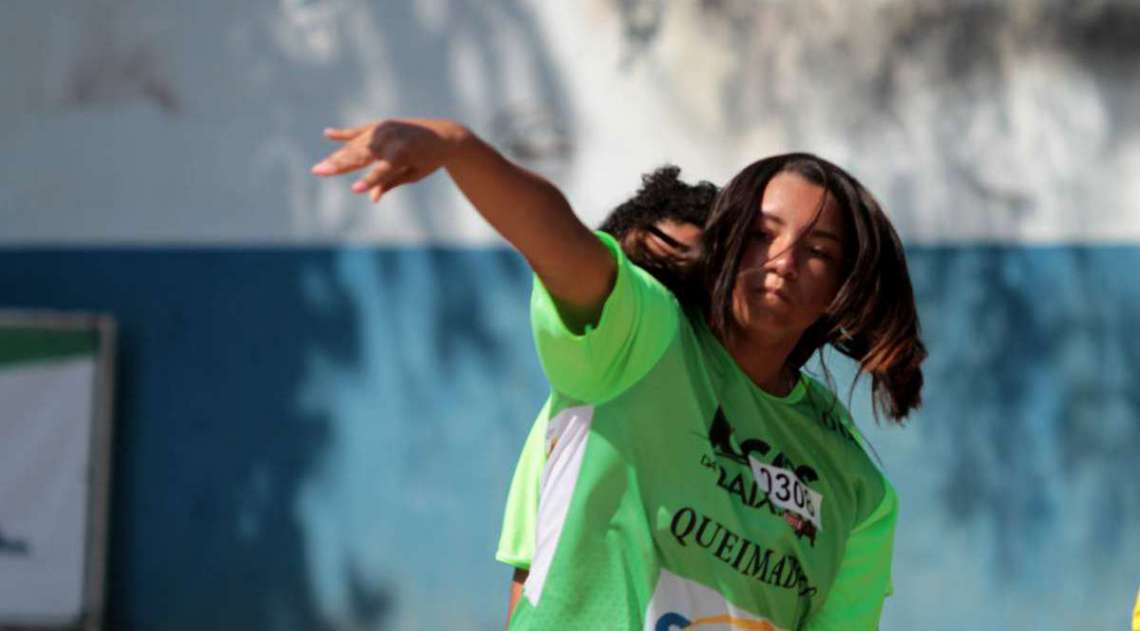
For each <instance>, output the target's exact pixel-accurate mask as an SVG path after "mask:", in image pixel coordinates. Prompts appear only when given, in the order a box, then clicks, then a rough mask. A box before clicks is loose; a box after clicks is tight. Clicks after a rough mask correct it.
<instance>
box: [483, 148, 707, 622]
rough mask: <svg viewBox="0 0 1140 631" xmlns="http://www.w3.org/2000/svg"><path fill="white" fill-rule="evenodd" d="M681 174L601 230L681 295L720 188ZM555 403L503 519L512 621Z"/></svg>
mask: <svg viewBox="0 0 1140 631" xmlns="http://www.w3.org/2000/svg"><path fill="white" fill-rule="evenodd" d="M680 174H681V169H679V168H678V167H676V166H673V165H668V166H664V167H661V168H659V169H657V170H655V171H653V172H651V173H647V174H645V175H643V176H642V178H641V188H640V189H638V191H637V193H636V194H634V196H633V197H631V198H630V199H628V200H626V201H624V202H622V203H621V204H620V205H618V207H617V208H615V209H614V210H613V211H612V212H611V213H610V214H609V215H608V216H607V217H606V218H605V220H603V221H602V225H601V226H600V227H599V230H601V231H602V232H606V233H608V234H610V235H612V236H613V237H614V239H616V240H617V242H618V243H619V244H621V248H622V250H623V251H625V253H626V255H627V256H628V257H629V260H630V261H631V262H632V263H634V264H635V265H638V266H639V267H641V268H642V269H645V270H646V271H648V272H649V273H650V274H652V275H653V276H654V277H655V278H656V279H657V280H658V281H660V282H661V283H662V284H663V285H665V286H666V287H668V288H670V289H671V290H674V291H675V292H677V293H679V292H681V291H683V290H684V289H683V288H684V286H685V284H686V279H685V276H686V274H687V273H688V272H689V271H690V270H691V269H692V267H693V264H694V263H695V262H696V261H697V260H698V258H699V256H700V236H701V229H702V227H703V226H704V223H705V219H706V218H707V217H708V214H709V210H710V208H711V207H712V202H713V200H714V199H715V198H716V194H717V188H716V186H714V185H713V184H712V183H710V182H700V183H698V184H687V183H685V182H683V181H681V179H680ZM549 404H550V402H549V401H547V403H546V404H545V405H543V408H542V412H540V413H539V415H538V417H537V418H536V419H535V421H534V425H533V426H532V427H531V430H530V433H529V434H528V435H527V438H526V443H525V444H524V446H523V451H522V454H521V455H520V456H519V461H518V464H517V465H515V473H514V476H513V477H512V478H511V488H510V491H509V492H508V494H507V506H506V509H505V511H504V514H503V528H502V532H501V534H500V536H499V548H498V550H497V551H496V553H495V558H496V559H497V560H499V561H500V562H502V563H505V564H507V565H509V566H511V567H513V568H514V574H513V576H512V577H511V587H510V594H509V599H508V605H507V617H508V618H510V615H511V612H513V611H514V608H515V603H516V602H518V599H519V597H520V596H521V594H522V589H523V585H524V583H525V582H526V578H527V574H528V572H529V570H530V564H531V561H532V560H533V556H534V535H535V523H536V521H537V518H538V498H539V493H540V491H541V486H542V485H541V481H542V470H543V468H544V467H545V465H546V460H547V455H548V454H549V452H550V449H551V448H552V447H553V446H554V445H553V442H554V441H553V438H552V439H551V440H548V439H547V428H548V421H549V419H548V418H547V415H546V413H547V412H549V410H550V405H549Z"/></svg>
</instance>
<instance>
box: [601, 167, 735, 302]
mask: <svg viewBox="0 0 1140 631" xmlns="http://www.w3.org/2000/svg"><path fill="white" fill-rule="evenodd" d="M680 176H681V169H680V167H678V166H676V165H672V164H667V165H664V166H662V167H659V168H657V169H655V170H654V171H652V172H650V173H646V174H644V175H642V176H641V188H639V189H638V190H637V193H635V194H634V196H633V197H631V198H629V199H627V200H626V201H624V202H622V203H621V204H619V205H618V206H617V208H615V209H613V211H611V212H610V214H609V215H608V216H607V217H606V218H605V220H604V221H602V225H601V226H599V227H598V229H599V230H601V231H603V232H608V233H610V234H611V235H613V236H614V238H616V239H617V240H618V242H619V243H621V244H622V249H623V250H625V253H626V256H628V257H629V260H630V261H632V262H633V263H634V264H636V265H638V266H639V267H641V268H643V269H645V271H647V272H649V273H650V274H652V275H653V276H654V278H656V279H657V280H659V281H660V282H661V284H663V285H665V286H666V287H668V288H669V289H670V290H671V291H673V293H674V294H676V295H677V297H678V298H679V299H680V300H681V302H682V304H685V303H687V302H690V301H691V298H690V294H692V293H693V291H692V280H693V279H692V274H693V273H695V272H694V271H693V269H692V266H686V265H684V264H682V263H681V262H680V261H677V260H675V259H667V260H663V259H661V258H660V257H658V256H655V255H654V254H653V253H652V252H651V251H650V250H649V249H648V248H646V247H644V242H643V238H644V236H645V234H646V229H648V228H650V227H651V226H654V225H655V224H657V223H658V222H660V221H666V220H671V221H675V222H677V223H689V224H693V225H695V226H702V227H703V226H704V225H705V220H706V219H707V218H708V216H709V211H710V210H711V209H712V204H713V201H714V200H715V199H716V196H717V194H718V193H719V192H720V191H719V189H718V188H717V187H716V185H715V184H713V183H711V182H706V181H700V182H698V183H696V184H689V183H687V182H684V181H682V180H681V177H680ZM630 235H634V236H635V238H633V239H626V237H627V236H630Z"/></svg>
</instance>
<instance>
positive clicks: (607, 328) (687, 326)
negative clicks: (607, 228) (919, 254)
mask: <svg viewBox="0 0 1140 631" xmlns="http://www.w3.org/2000/svg"><path fill="white" fill-rule="evenodd" d="M326 136H327V137H328V138H329V139H332V140H336V141H340V142H343V143H344V144H343V146H342V147H340V148H339V149H338V150H336V151H334V152H333V153H331V154H330V155H329V156H327V157H326V158H325V159H324V160H322V161H321V162H319V163H318V164H317V165H315V166H314V167H313V173H314V174H316V175H320V176H333V175H338V174H343V173H350V172H353V171H358V170H361V169H367V171H366V172H365V173H364V175H363V176H362V177H360V178H359V179H358V180H357V181H356V182H354V183H353V184H352V190H353V191H354V192H356V193H359V194H370V195H371V197H372V199H374V200H378V199H380V198H381V197H382V196H383V195H384V193H385V192H386V191H389V190H391V189H392V188H394V187H397V186H401V185H404V184H408V183H412V182H415V181H418V180H420V179H422V178H424V177H426V176H428V175H430V174H431V173H433V172H435V171H437V170H439V169H443V170H445V171H446V173H447V174H448V176H449V177H450V178H451V180H452V181H453V182H454V183H455V185H456V186H457V187H458V188H459V190H460V191H461V192H462V193H463V194H464V196H466V197H467V199H468V200H469V201H470V202H471V203H472V205H473V206H474V207H475V209H476V210H477V211H478V212H479V213H480V214H481V215H482V216H483V218H484V219H486V220H487V221H488V222H489V223H490V224H491V226H492V227H494V228H495V229H496V230H497V231H498V232H499V233H500V234H501V235H502V236H503V237H504V238H506V240H507V241H508V242H510V243H511V245H513V246H514V247H515V248H517V249H518V250H519V251H520V252H521V253H522V254H523V256H524V258H525V259H526V261H527V263H528V264H529V265H530V267H531V269H533V270H534V273H535V285H534V292H533V294H532V298H531V327H532V330H533V333H534V338H535V344H536V348H537V351H538V355H539V359H540V363H541V365H542V368H543V371H544V372H545V374H546V377H547V380H548V381H549V382H550V387H551V395H550V402H549V405H548V406H547V407H548V409H547V410H546V413H547V415H548V418H549V423H548V431H547V436H548V437H549V438H550V441H551V444H552V448H551V450H550V454H549V457H548V459H547V462H546V464H545V466H544V468H543V472H542V475H541V477H542V481H541V490H540V497H539V506H538V511H539V515H538V521H537V524H536V527H535V551H534V558H533V561H532V563H531V567H530V572H529V574H528V576H527V580H526V582H525V584H524V586H523V595H522V598H520V599H519V601H518V604H517V606H516V607H515V610H514V613H513V615H512V616H511V620H510V628H511V629H514V630H516V631H519V630H527V629H653V630H656V631H668V630H670V629H687V628H699V627H702V626H704V627H715V628H734V629H769V630H777V629H783V630H789V629H810V630H814V631H822V630H831V629H857V630H861V629H867V630H871V629H875V628H876V627H877V625H878V620H879V615H880V612H881V608H882V604H883V600H884V598H885V597H886V595H887V593H888V592H889V591H890V585H891V581H890V575H891V572H890V565H891V563H890V561H891V549H892V541H893V536H894V529H895V522H896V520H897V515H898V500H897V496H896V494H895V492H894V490H893V489H892V487H891V485H890V483H889V482H888V480H887V479H886V477H885V476H884V475H883V474H882V472H881V471H879V469H878V468H877V467H876V466H875V464H874V462H873V461H872V460H871V458H870V457H869V456H868V454H867V452H866V450H865V448H864V445H863V441H862V439H861V437H860V436H859V433H858V432H857V431H856V429H855V426H854V424H853V423H852V422H851V420H850V417H849V415H848V413H847V412H846V410H845V409H844V408H843V406H842V405H841V404H840V403H839V401H838V398H837V397H836V396H835V395H834V393H833V392H832V391H831V390H830V389H829V388H827V387H826V386H824V385H822V384H820V383H819V382H817V381H816V380H814V379H811V378H810V377H808V376H807V375H805V374H804V372H803V370H802V367H803V364H804V362H806V361H807V359H808V358H809V357H811V355H812V354H814V353H815V352H816V351H817V350H818V349H820V348H821V347H822V346H823V345H825V344H829V345H831V346H832V347H833V348H835V349H836V350H838V351H839V352H841V353H844V354H846V355H848V356H849V357H851V358H852V359H854V360H855V361H856V362H857V363H858V366H859V370H860V373H861V374H865V375H868V376H869V377H870V382H871V384H870V385H871V392H872V398H873V401H874V403H875V410H876V415H885V416H886V417H887V419H888V420H890V421H893V422H901V421H902V419H904V418H905V417H906V416H907V415H908V414H909V413H910V412H911V411H912V410H914V409H915V408H916V407H917V406H918V405H919V403H920V401H921V390H922V382H923V380H922V371H921V367H920V365H921V362H922V361H923V359H924V358H925V356H926V351H925V348H924V346H923V344H922V342H921V340H920V338H919V326H918V316H917V309H916V307H915V304H914V292H913V289H912V286H911V282H910V277H909V273H908V271H907V265H906V259H905V256H904V252H903V248H902V244H901V243H900V241H899V238H898V235H897V234H896V233H895V230H894V228H893V227H892V226H891V223H890V221H889V220H888V219H887V216H886V214H885V213H884V212H883V211H882V209H881V208H880V206H879V204H878V202H877V201H876V200H875V198H874V196H873V195H871V193H870V192H869V191H867V189H866V188H865V187H863V185H862V184H860V183H859V181H858V180H856V179H855V178H854V177H853V176H851V175H850V174H849V173H847V172H846V171H845V170H843V169H841V168H839V167H838V166H836V165H834V164H832V163H831V162H828V161H826V160H824V159H822V158H819V157H817V156H814V155H811V154H805V153H792V154H783V155H777V156H771V157H767V158H762V159H760V160H757V161H755V162H753V163H752V164H749V165H748V166H746V167H744V169H742V170H741V171H740V172H739V173H737V174H736V175H735V176H734V177H733V178H732V179H731V180H730V181H729V182H728V184H727V185H725V186H724V188H723V189H722V190H721V191H720V193H719V194H718V195H717V197H716V201H715V202H714V204H713V208H712V210H711V212H710V215H709V218H708V220H707V221H706V223H705V227H704V233H703V236H702V248H701V256H700V260H699V262H698V264H697V265H698V267H697V268H696V271H697V273H695V274H688V275H686V277H685V280H686V287H685V290H684V291H681V292H679V293H675V292H673V291H670V289H669V288H667V287H666V286H665V285H663V284H662V283H661V282H660V281H659V280H657V279H656V278H654V277H653V276H652V275H651V274H649V273H648V272H647V271H645V270H643V269H642V268H640V267H638V266H637V265H634V264H633V263H631V262H630V260H629V258H628V256H627V255H626V254H625V252H624V251H623V250H622V248H621V247H620V246H619V245H618V243H617V241H616V240H614V238H613V237H612V236H610V235H608V234H606V233H603V232H597V233H595V232H593V231H591V230H590V229H589V228H587V227H586V226H585V225H583V224H582V222H581V221H580V220H579V219H578V218H577V217H576V216H575V214H574V212H573V210H572V209H571V207H570V205H569V203H568V202H567V201H566V198H565V197H564V196H563V195H562V193H561V192H560V191H559V190H558V189H557V187H555V186H554V185H552V184H551V183H550V182H548V181H546V180H545V179H543V178H542V177H540V176H538V175H537V174H534V173H532V172H530V171H527V170H526V169H524V168H522V167H520V166H518V165H516V164H513V163H512V162H510V161H509V160H507V159H506V158H505V157H503V156H502V155H501V154H500V153H499V152H497V151H495V149H493V148H492V147H491V146H489V145H487V144H486V143H484V142H483V141H482V140H481V139H480V138H479V137H478V136H476V135H475V134H474V133H472V132H471V131H470V130H468V129H467V128H466V127H464V126H462V125H460V124H458V123H455V122H453V121H447V120H435V119H404V120H387V121H382V122H379V123H373V124H369V125H365V126H362V127H357V128H354V129H329V130H326Z"/></svg>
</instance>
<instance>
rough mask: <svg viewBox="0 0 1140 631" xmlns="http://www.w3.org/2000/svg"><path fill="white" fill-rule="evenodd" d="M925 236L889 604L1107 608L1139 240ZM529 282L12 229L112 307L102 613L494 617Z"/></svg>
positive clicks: (37, 273)
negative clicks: (1095, 242) (39, 239)
mask: <svg viewBox="0 0 1140 631" xmlns="http://www.w3.org/2000/svg"><path fill="white" fill-rule="evenodd" d="M910 261H911V266H912V272H913V274H914V280H915V285H916V290H917V295H918V300H919V305H920V309H921V314H922V318H923V325H924V327H925V336H926V339H927V341H928V344H929V347H930V351H931V359H930V361H929V363H928V369H927V380H928V381H927V383H928V386H927V390H926V406H925V408H924V409H923V410H922V412H921V413H920V414H919V415H918V416H917V418H915V419H914V421H913V422H912V424H911V426H910V427H908V428H906V429H902V430H898V429H875V426H874V424H873V423H872V422H870V416H869V413H868V411H867V409H866V397H865V392H863V391H862V390H859V391H858V394H857V396H856V399H855V401H854V407H855V409H856V410H857V413H858V414H859V417H860V418H859V420H860V422H861V424H862V425H863V427H864V428H866V429H867V431H868V434H869V436H870V439H871V441H872V443H873V444H874V446H875V448H876V450H877V452H878V454H879V456H880V457H881V459H882V461H883V464H884V466H885V468H886V470H887V471H888V474H889V475H890V477H891V478H892V480H893V481H894V482H895V484H896V486H897V487H898V489H899V493H900V497H901V501H902V511H903V512H902V519H901V522H900V527H899V534H898V541H897V556H896V561H895V571H896V576H895V590H896V593H895V596H894V597H892V598H891V599H889V600H888V606H887V609H886V615H885V618H884V622H883V626H882V628H883V629H885V630H902V629H918V628H921V629H960V628H993V629H997V628H1014V629H1062V628H1074V627H1076V628H1085V629H1110V628H1119V627H1120V626H1121V625H1122V624H1123V620H1124V619H1125V615H1126V613H1127V609H1128V607H1129V605H1130V599H1131V598H1132V596H1133V595H1134V593H1135V588H1136V583H1137V579H1138V578H1140V546H1138V538H1137V537H1136V536H1135V533H1136V532H1138V531H1140V493H1137V492H1136V490H1135V479H1136V473H1137V467H1136V464H1137V454H1138V453H1140V424H1138V423H1137V421H1136V419H1137V418H1138V417H1140V393H1138V392H1137V390H1136V389H1135V388H1134V387H1133V381H1132V379H1133V375H1134V374H1135V368H1136V367H1137V366H1138V365H1140V341H1137V339H1136V338H1135V336H1134V335H1132V323H1134V322H1135V321H1137V318H1140V283H1138V282H1136V279H1135V277H1133V276H1132V274H1131V272H1130V270H1135V269H1137V268H1138V267H1140V248H1136V247H1032V248H1030V247H998V246H972V247H916V248H912V249H911V251H910ZM529 287H530V277H529V274H528V273H527V271H526V269H525V266H524V265H523V264H522V261H521V260H520V259H519V257H517V256H516V255H515V254H514V253H512V252H509V251H506V250H500V249H491V250H465V249H440V248H400V249H381V248H348V249H345V248H337V249H320V248H304V249H302V248H295V249H264V250H258V249H252V250H251V249H240V250H239V249H223V248H218V249H93V250H92V249H86V250H84V249H55V248H53V249H7V250H4V251H0V295H2V296H3V302H4V304H6V305H14V306H20V305H27V306H33V305H34V306H37V307H53V308H67V309H83V310H99V311H105V312H109V313H113V314H115V316H116V317H117V318H118V320H119V323H120V326H121V333H122V338H121V355H120V365H119V375H118V376H119V384H118V390H117V395H118V414H117V417H116V420H117V427H116V430H117V432H118V434H117V437H116V441H115V444H116V447H115V454H114V456H115V466H116V468H115V477H114V488H113V491H114V501H113V510H112V514H113V522H112V546H111V557H110V568H111V572H110V589H109V598H110V614H109V621H108V624H109V627H108V628H111V629H148V630H149V629H161V630H164V631H165V630H182V629H186V630H190V629H196V630H200V629H226V630H228V629H250V628H259V629H342V628H366V629H380V628H400V629H405V628H414V629H435V628H478V629H495V628H499V625H500V624H501V621H502V614H503V609H504V607H503V605H504V603H505V595H506V586H507V581H508V575H509V572H508V571H507V569H506V568H505V567H502V566H499V565H498V564H496V563H495V562H494V561H493V559H492V557H493V550H494V545H495V541H496V537H497V532H498V526H499V519H500V515H501V513H500V511H501V507H502V502H503V498H504V495H505V491H506V485H507V483H508V480H509V476H510V474H511V471H512V469H513V466H514V459H515V457H516V454H517V450H518V448H519V446H520V445H521V443H522V439H523V437H524V434H525V431H526V429H527V428H528V427H529V424H530V421H531V419H532V418H533V414H534V413H535V411H536V409H537V408H538V406H539V405H540V404H541V401H542V399H543V397H544V396H545V386H544V382H543V380H542V377H541V374H540V372H539V370H538V367H537V362H536V361H535V359H534V357H533V351H532V349H531V340H530V335H529V331H528V329H527V321H526V302H527V297H528V292H529ZM831 365H832V368H833V370H834V371H835V372H836V376H837V379H838V382H839V384H840V387H844V386H845V384H846V383H847V378H848V376H849V374H850V369H849V368H850V367H849V366H847V365H846V364H844V363H843V362H839V361H837V360H833V361H832V362H831ZM449 625H454V626H449Z"/></svg>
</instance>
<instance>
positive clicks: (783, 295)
mask: <svg viewBox="0 0 1140 631" xmlns="http://www.w3.org/2000/svg"><path fill="white" fill-rule="evenodd" d="M761 291H762V292H764V293H765V294H771V295H773V296H775V297H777V298H779V299H780V300H783V301H784V302H791V299H790V298H788V292H786V291H784V289H783V288H781V287H762V288H761Z"/></svg>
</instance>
